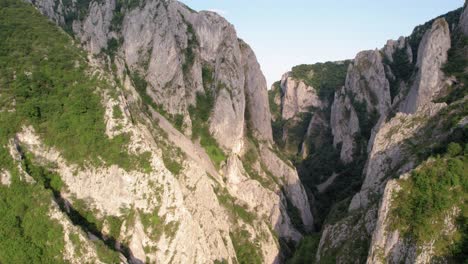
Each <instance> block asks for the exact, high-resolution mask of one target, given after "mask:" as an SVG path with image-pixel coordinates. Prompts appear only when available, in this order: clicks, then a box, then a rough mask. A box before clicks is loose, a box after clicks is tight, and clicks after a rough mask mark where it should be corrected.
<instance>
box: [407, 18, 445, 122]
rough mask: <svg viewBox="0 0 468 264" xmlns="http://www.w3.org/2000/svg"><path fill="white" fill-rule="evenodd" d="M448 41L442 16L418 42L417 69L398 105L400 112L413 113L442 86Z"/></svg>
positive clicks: (432, 97) (431, 98) (429, 100)
mask: <svg viewBox="0 0 468 264" xmlns="http://www.w3.org/2000/svg"><path fill="white" fill-rule="evenodd" d="M450 43H451V41H450V30H449V25H448V23H447V21H445V19H444V18H440V19H437V20H436V21H434V23H433V24H432V28H431V29H430V30H428V31H427V32H426V33H425V34H424V37H423V39H422V41H421V43H420V44H419V49H418V61H417V64H416V66H417V68H418V69H419V71H418V74H417V75H416V79H415V82H414V84H413V86H412V87H411V90H410V91H409V94H408V96H407V98H406V101H405V102H404V103H403V104H402V106H401V107H400V110H401V111H402V112H405V113H415V112H416V111H417V110H418V109H419V108H420V107H422V106H424V105H425V104H427V103H429V102H431V101H432V100H433V99H434V96H435V95H437V93H438V92H439V91H440V90H442V89H443V88H444V85H443V78H444V74H443V72H442V70H441V66H442V65H443V64H444V63H445V62H446V61H447V51H448V50H449V49H450V45H451V44H450Z"/></svg>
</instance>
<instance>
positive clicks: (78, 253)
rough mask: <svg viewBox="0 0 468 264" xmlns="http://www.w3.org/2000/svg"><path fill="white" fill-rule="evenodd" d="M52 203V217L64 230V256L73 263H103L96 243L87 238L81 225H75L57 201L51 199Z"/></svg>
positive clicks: (50, 212) (50, 213)
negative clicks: (61, 209)
mask: <svg viewBox="0 0 468 264" xmlns="http://www.w3.org/2000/svg"><path fill="white" fill-rule="evenodd" d="M51 203H52V205H51V208H50V211H49V215H50V218H51V219H52V220H55V221H57V222H58V223H59V224H60V225H61V226H62V230H63V240H64V242H65V247H64V252H63V258H64V259H65V260H66V261H68V262H69V263H73V264H81V263H86V262H92V263H103V262H101V261H100V260H99V257H98V255H97V252H96V248H95V245H94V244H93V243H92V242H91V241H90V240H89V239H88V238H87V235H86V234H84V233H83V231H81V229H80V227H77V226H75V225H73V223H72V222H71V221H70V219H68V217H67V216H66V215H65V214H64V213H63V212H62V211H60V209H59V207H58V205H57V204H56V203H55V202H52V201H51ZM72 238H74V239H72Z"/></svg>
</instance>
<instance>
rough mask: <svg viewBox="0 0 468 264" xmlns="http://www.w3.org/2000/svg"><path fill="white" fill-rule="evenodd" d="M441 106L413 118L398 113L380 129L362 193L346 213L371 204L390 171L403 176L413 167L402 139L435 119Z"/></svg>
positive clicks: (431, 106) (407, 137) (428, 108)
mask: <svg viewBox="0 0 468 264" xmlns="http://www.w3.org/2000/svg"><path fill="white" fill-rule="evenodd" d="M444 107H446V105H445V104H431V105H427V106H426V107H425V108H424V109H422V111H420V112H418V113H417V114H415V115H414V116H413V115H407V114H403V113H398V114H397V115H396V116H395V117H394V118H392V119H391V120H390V121H389V122H388V123H385V124H382V125H381V126H380V127H379V129H378V133H377V134H376V136H375V138H373V140H372V141H371V142H372V149H371V151H370V153H369V157H368V160H367V164H366V167H365V169H364V175H365V179H364V183H363V184H362V187H361V191H360V192H359V193H358V194H356V195H355V196H354V197H353V199H352V201H351V204H350V206H349V210H355V209H359V208H365V207H367V206H368V205H369V203H370V200H369V199H370V198H369V196H372V194H376V193H380V192H381V191H382V190H383V188H384V187H385V185H382V183H383V182H385V179H386V177H388V176H389V175H388V173H389V172H391V171H393V170H395V169H397V170H401V171H400V174H403V173H405V172H406V171H407V170H409V169H411V168H413V167H414V164H415V161H414V160H413V158H414V157H412V156H411V155H410V153H408V151H407V150H406V148H407V146H406V144H405V143H406V142H405V140H408V139H411V138H413V137H415V134H416V133H420V130H421V129H422V128H424V126H425V125H426V122H425V121H426V120H429V119H430V118H432V117H434V116H436V115H437V113H439V111H441V110H442V109H443V108H444Z"/></svg>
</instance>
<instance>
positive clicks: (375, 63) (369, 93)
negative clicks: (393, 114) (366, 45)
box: [331, 50, 391, 163]
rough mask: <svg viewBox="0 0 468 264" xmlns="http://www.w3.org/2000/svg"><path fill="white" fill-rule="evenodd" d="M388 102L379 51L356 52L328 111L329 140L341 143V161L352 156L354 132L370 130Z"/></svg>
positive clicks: (387, 86) (385, 110) (346, 160)
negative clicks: (329, 113) (343, 85)
mask: <svg viewBox="0 0 468 264" xmlns="http://www.w3.org/2000/svg"><path fill="white" fill-rule="evenodd" d="M390 103H391V98H390V89H389V82H388V80H387V79H386V75H385V69H384V65H383V62H382V56H381V54H380V52H379V51H377V50H375V51H364V52H360V53H359V54H358V55H357V56H356V58H355V60H354V62H353V63H351V64H350V66H349V69H348V75H347V77H346V85H345V87H344V88H343V89H341V90H340V91H338V92H337V93H335V101H334V102H333V105H332V111H331V127H332V133H333V136H334V139H333V142H334V145H335V146H337V145H338V144H341V159H342V160H343V161H344V162H345V163H349V162H351V161H352V160H353V153H355V151H356V142H355V134H356V133H357V132H358V131H360V130H370V129H371V128H372V126H373V124H374V123H375V122H376V120H373V119H375V117H378V116H383V115H385V114H386V112H387V111H388V109H389V107H390ZM365 119H366V120H365Z"/></svg>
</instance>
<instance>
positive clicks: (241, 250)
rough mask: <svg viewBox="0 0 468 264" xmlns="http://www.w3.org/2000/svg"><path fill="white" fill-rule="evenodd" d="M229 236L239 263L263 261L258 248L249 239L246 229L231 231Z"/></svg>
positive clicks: (248, 263) (258, 262) (252, 263)
mask: <svg viewBox="0 0 468 264" xmlns="http://www.w3.org/2000/svg"><path fill="white" fill-rule="evenodd" d="M230 236H231V241H232V244H233V246H234V250H235V251H236V257H237V262H238V263H239V264H260V263H262V262H263V258H262V255H261V254H260V253H259V251H260V248H259V246H258V245H256V244H254V243H252V242H251V241H250V239H251V238H250V237H251V236H250V233H249V232H248V231H246V230H243V229H241V230H238V231H236V232H231V233H230Z"/></svg>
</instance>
